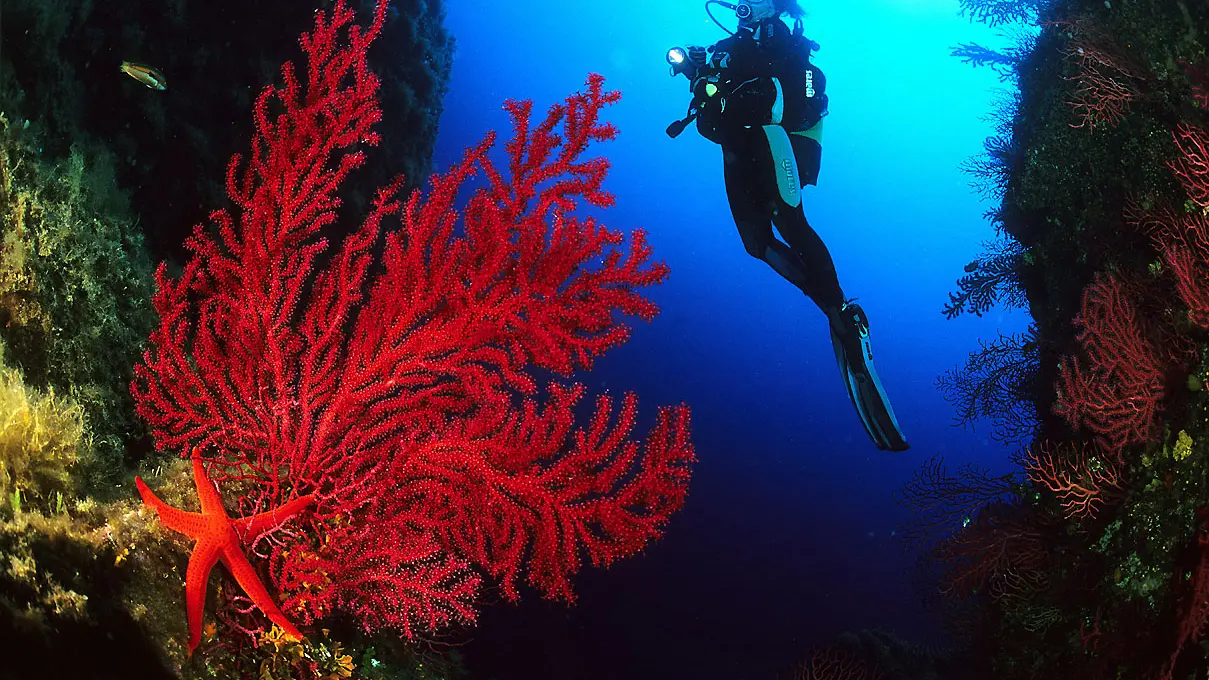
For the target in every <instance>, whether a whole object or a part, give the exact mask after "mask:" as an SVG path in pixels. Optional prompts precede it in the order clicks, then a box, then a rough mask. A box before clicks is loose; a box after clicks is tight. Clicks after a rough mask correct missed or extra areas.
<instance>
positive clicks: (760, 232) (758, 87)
mask: <svg viewBox="0 0 1209 680" xmlns="http://www.w3.org/2000/svg"><path fill="white" fill-rule="evenodd" d="M809 45H810V41H809V40H807V39H805V38H804V37H802V36H801V35H800V32H798V31H791V30H790V28H789V27H788V26H787V25H786V24H785V23H784V22H782V21H781V20H780V19H771V20H768V21H764V22H761V23H760V24H759V25H757V26H755V27H754V28H751V29H744V28H741V29H740V30H739V32H738V33H736V34H735V35H734V36H731V37H729V38H725V39H723V40H720V41H719V42H717V43H716V44H715V45H714V46H713V47H711V48H710V52H711V55H710V57H709V65H708V67H706V68H703V69H702V71H701V72H702V77H700V78H698V79H697V80H696V82H694V84H693V91H694V96H695V99H696V107H697V111H698V117H697V127H698V130H699V131H700V132H701V134H702V135H703V136H705V137H706V138H708V139H711V140H713V141H715V142H717V143H719V144H721V146H722V156H723V163H724V174H725V178H726V195H727V198H728V199H729V201H730V209H731V214H732V215H733V216H734V219H735V224H736V225H737V226H738V228H739V235H740V236H741V237H742V239H743V246H744V247H745V248H746V249H747V252H748V253H749V254H751V255H752V256H753V257H756V258H758V259H761V260H763V261H765V262H767V263H768V264H769V265H770V266H771V267H772V268H773V269H774V270H776V271H777V273H778V274H780V275H781V276H782V277H784V278H785V279H787V280H788V281H790V282H791V283H793V284H794V285H795V286H797V287H798V288H800V289H801V290H802V292H804V293H805V294H806V295H808V296H810V298H811V299H812V300H814V302H815V304H817V305H818V306H819V307H820V308H821V309H822V310H823V311H824V312H826V313H828V314H829V315H830V314H831V313H832V312H834V311H836V310H838V309H839V308H840V307H841V306H842V305H843V303H844V293H843V290H842V289H841V288H840V283H839V279H838V277H837V276H836V272H835V264H834V263H833V262H832V260H831V253H830V252H828V250H827V246H826V245H825V244H824V243H823V240H822V239H821V238H819V235H818V234H817V233H815V231H814V229H812V228H811V227H810V223H809V222H807V221H806V215H805V213H804V212H803V210H802V206H801V202H800V200H798V201H797V204H796V205H790V204H787V203H786V202H785V201H784V200H783V199H782V198H781V193H780V191H779V190H778V174H777V173H780V172H782V171H783V170H782V168H779V167H777V165H776V163H775V162H774V158H773V154H772V152H771V150H770V147H769V141H768V138H767V136H766V133H765V131H764V127H763V126H765V125H777V124H779V125H780V126H782V127H784V128H785V130H786V131H787V132H789V133H790V135H789V139H790V142H791V144H792V148H793V155H794V157H795V160H796V164H797V168H798V175H799V180H800V183H801V186H802V187H804V186H806V185H807V184H815V183H816V182H817V181H818V176H819V165H820V161H821V157H822V145H821V143H820V142H819V141H818V139H817V138H815V137H817V135H816V136H815V137H812V136H807V135H806V134H803V133H805V132H806V131H808V130H811V129H812V128H815V126H817V125H818V124H819V123H820V121H821V120H822V118H823V116H825V115H826V112H827V96H826V94H825V92H824V90H825V87H826V84H825V81H824V80H823V75H822V72H821V71H820V70H818V68H817V67H815V66H813V65H811V64H810V47H809ZM709 85H712V86H713V87H712V88H709V90H707V86H709ZM713 88H716V90H714V89H713ZM710 90H713V92H712V93H710ZM799 188H800V187H799ZM773 225H775V226H776V227H777V231H778V232H779V233H780V234H781V238H783V239H784V242H782V241H780V240H778V239H777V238H776V236H774V235H773V231H772V226H773Z"/></svg>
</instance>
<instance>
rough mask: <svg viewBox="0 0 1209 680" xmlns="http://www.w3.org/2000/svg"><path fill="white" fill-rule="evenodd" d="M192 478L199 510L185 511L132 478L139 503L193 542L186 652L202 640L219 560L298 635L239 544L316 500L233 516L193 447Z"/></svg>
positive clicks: (265, 609) (256, 601)
mask: <svg viewBox="0 0 1209 680" xmlns="http://www.w3.org/2000/svg"><path fill="white" fill-rule="evenodd" d="M193 479H194V481H195V482H196V483H197V497H198V499H199V500H200V501H201V512H200V513H197V512H185V511H184V510H179V509H177V508H174V507H172V506H171V505H168V504H167V503H165V502H163V501H161V500H160V499H159V498H157V497H156V495H155V494H154V493H152V492H151V489H149V488H147V485H146V484H144V483H143V480H142V478H140V477H135V478H134V483H135V485H136V486H138V489H139V495H140V496H142V497H143V503H145V504H146V505H147V506H148V507H150V508H151V509H153V510H155V511H156V512H157V513H159V517H160V522H162V523H163V524H164V526H166V527H168V528H169V529H172V530H173V531H178V532H180V533H182V534H184V535H186V536H188V537H189V538H192V539H194V540H195V541H197V543H196V544H195V545H194V546H193V554H192V555H190V556H189V568H188V569H187V570H186V572H185V611H186V613H187V614H188V618H189V653H190V654H192V653H193V650H194V649H197V645H198V643H199V642H201V628H202V625H201V624H202V611H203V609H204V608H205V603H206V583H207V581H209V579H210V570H211V569H213V568H214V563H215V562H217V561H219V560H222V563H223V564H225V565H227V569H229V570H230V571H231V575H232V576H234V577H235V582H236V583H238V584H239V586H240V587H241V588H243V590H244V592H245V593H247V594H248V597H249V598H251V599H252V602H253V603H254V604H255V605H256V606H257V607H260V610H261V611H262V612H264V613H265V615H266V616H268V617H269V620H270V621H272V622H273V623H275V624H277V625H278V626H280V627H281V629H282V630H283V631H285V632H286V633H287V634H288V635H292V636H294V638H296V639H299V640H301V639H302V633H299V632H298V629H297V628H295V627H294V624H292V623H290V620H289V619H287V618H286V617H285V614H283V613H282V611H281V610H280V609H278V608H277V604H276V603H275V602H274V601H273V598H272V596H271V595H269V591H268V590H266V589H265V587H264V584H263V583H261V581H260V577H258V576H257V575H256V570H255V569H253V568H252V565H251V563H249V562H248V558H247V556H245V555H244V553H243V548H242V546H241V544H240V539H239V537H240V536H259V535H260V534H262V533H264V532H265V531H267V530H269V529H272V528H273V527H276V526H277V525H279V524H281V523H282V522H284V521H286V520H287V519H289V518H290V517H293V516H294V515H296V514H298V513H299V512H301V511H302V510H303V509H305V508H306V506H308V505H310V504H311V503H312V502H313V501H314V500H315V498H314V496H313V495H311V494H307V495H305V496H303V497H301V498H295V499H294V500H292V501H290V502H288V503H286V504H285V505H283V506H281V507H279V508H277V509H276V510H270V511H268V512H262V513H260V514H257V515H253V516H251V517H240V518H239V519H236V520H232V519H231V518H230V517H229V516H228V515H227V511H226V509H225V508H223V504H222V497H221V496H219V495H218V488H217V487H215V486H214V482H212V481H210V478H209V476H207V475H206V470H205V468H204V467H203V466H202V461H201V457H200V455H198V452H197V450H196V449H194V450H193Z"/></svg>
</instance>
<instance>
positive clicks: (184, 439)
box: [132, 2, 694, 647]
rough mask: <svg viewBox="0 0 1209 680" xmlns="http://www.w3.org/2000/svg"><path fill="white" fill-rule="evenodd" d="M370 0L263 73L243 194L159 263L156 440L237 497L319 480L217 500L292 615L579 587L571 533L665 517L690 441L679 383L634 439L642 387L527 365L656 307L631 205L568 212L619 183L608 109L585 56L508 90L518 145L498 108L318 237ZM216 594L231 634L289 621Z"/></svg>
mask: <svg viewBox="0 0 1209 680" xmlns="http://www.w3.org/2000/svg"><path fill="white" fill-rule="evenodd" d="M385 13H386V4H385V3H380V4H378V6H377V8H376V11H375V13H374V14H373V16H372V18H371V20H370V22H369V23H368V24H367V25H365V26H364V27H362V26H359V25H357V23H356V22H355V21H354V19H355V17H354V13H353V11H352V10H351V9H349V7H348V6H347V5H345V3H343V2H337V3H336V4H335V5H334V6H333V7H332V8H331V9H330V10H329V11H321V12H318V13H317V16H316V20H315V25H314V28H313V29H312V30H311V31H310V32H309V33H306V34H304V35H303V36H302V39H301V46H302V51H303V54H304V61H303V62H302V63H301V64H299V65H297V66H294V65H292V64H286V65H285V66H284V67H283V69H282V72H281V84H280V85H279V86H277V87H269V88H266V89H265V90H264V91H263V92H261V94H260V96H259V97H258V98H257V99H256V103H255V107H254V116H255V122H256V134H255V136H254V137H253V139H252V144H251V149H250V151H249V152H248V153H247V154H246V155H238V156H236V157H234V158H233V159H232V160H231V163H230V166H229V168H228V172H227V182H226V183H227V192H228V194H229V196H230V199H231V201H232V203H233V204H234V206H233V208H232V209H231V210H220V211H217V212H215V213H213V215H212V220H211V224H210V227H209V228H206V227H203V226H199V227H197V229H196V230H195V231H194V233H193V235H192V237H191V238H190V239H189V241H188V243H187V246H188V249H189V251H190V252H191V253H192V256H191V257H190V259H188V260H187V261H186V262H185V264H184V267H183V271H182V272H181V273H180V275H179V276H175V277H173V276H170V275H169V274H168V271H167V269H166V267H163V266H161V267H160V269H159V271H158V273H157V293H156V295H155V308H156V310H157V312H158V314H159V318H160V321H159V325H158V327H157V328H156V329H155V330H154V331H153V332H152V334H151V337H150V342H149V346H148V349H147V351H146V353H145V355H144V357H143V359H142V361H141V362H140V363H139V364H138V366H137V367H136V379H135V381H134V383H133V385H132V391H133V394H134V396H135V400H136V403H137V409H138V412H139V414H140V415H141V416H142V417H143V418H144V419H145V420H146V422H147V423H148V424H149V425H150V427H151V429H152V431H153V433H154V436H155V441H156V445H157V446H158V448H159V449H161V450H163V451H166V452H174V453H180V454H187V453H188V452H192V451H196V452H197V454H196V455H197V459H196V464H195V468H196V470H197V475H198V484H199V488H200V485H201V484H202V481H201V480H202V479H204V478H206V477H208V478H209V479H212V480H213V482H214V483H215V484H216V485H217V486H216V490H217V493H219V494H221V497H222V499H225V501H226V505H227V509H228V510H229V511H230V516H231V517H252V516H259V515H260V514H261V513H266V512H271V511H273V510H274V509H276V508H282V507H289V508H296V506H297V504H299V502H300V499H312V500H313V505H312V506H311V507H309V508H308V509H306V511H304V512H299V513H297V514H296V515H294V516H293V518H292V519H291V520H290V521H289V522H288V523H287V524H286V526H285V527H283V528H275V527H273V526H267V525H266V526H260V527H258V528H257V530H255V531H253V530H251V529H248V528H247V527H242V528H241V526H240V522H239V521H238V520H236V521H235V522H234V524H233V526H234V532H235V533H236V534H237V535H238V538H239V542H240V543H241V544H242V545H241V546H240V548H241V549H242V551H243V553H242V554H243V555H245V556H246V558H247V561H248V564H249V565H250V567H251V569H252V570H253V571H254V573H255V576H256V577H257V578H258V581H259V582H262V583H263V584H264V585H265V588H266V590H267V592H268V593H269V595H270V596H271V597H272V600H273V604H274V606H276V607H279V608H280V611H281V612H282V613H284V615H285V617H286V618H287V619H288V620H289V621H290V622H292V623H293V624H295V625H297V626H298V627H299V628H300V629H301V632H302V633H303V634H306V633H307V631H308V630H313V629H314V627H315V626H316V625H317V624H318V623H319V622H321V621H322V620H324V619H327V618H329V617H334V616H336V615H339V616H340V617H341V618H342V619H344V620H350V619H351V620H352V621H355V622H356V623H357V624H358V625H359V626H360V627H361V628H362V629H363V630H364V631H367V632H378V633H381V632H388V633H390V634H392V635H397V636H402V637H405V638H414V637H417V636H421V635H430V634H436V633H439V632H441V631H443V630H445V629H447V628H449V627H451V626H455V625H459V624H468V623H471V622H473V621H474V620H475V618H476V613H477V608H478V606H479V600H478V597H479V594H480V592H481V590H482V588H483V586H484V584H485V583H486V582H487V581H491V582H494V583H495V584H498V586H499V588H500V590H501V591H502V592H503V593H504V595H505V596H506V597H508V598H510V599H514V598H517V597H518V596H519V594H520V590H519V586H520V584H521V582H522V581H523V580H527V581H528V583H529V584H530V585H532V586H533V587H534V588H536V589H537V590H538V591H540V592H541V593H542V594H543V595H545V596H548V597H554V598H561V599H565V600H570V599H572V597H573V591H572V584H571V579H572V577H573V576H574V575H575V574H576V572H577V571H579V569H580V568H581V566H582V563H583V562H584V561H585V558H586V560H588V561H590V562H591V563H593V564H595V565H607V564H609V563H611V562H613V561H614V560H617V559H620V558H623V557H626V556H629V555H634V554H636V553H638V552H639V551H641V550H642V549H643V548H644V547H645V546H647V545H649V544H650V543H651V541H653V540H655V539H656V538H658V537H659V536H660V535H661V533H662V531H663V529H664V527H665V526H666V524H667V522H668V519H669V517H670V516H671V515H672V513H674V512H675V511H677V510H678V509H679V508H680V507H681V505H682V504H683V502H684V500H685V496H686V493H687V489H688V482H689V477H690V472H691V465H692V463H693V461H694V454H693V447H692V444H691V441H690V437H689V411H688V408H687V407H686V406H683V405H680V406H673V407H664V408H661V409H660V410H659V411H658V413H657V414H656V415H655V418H654V423H653V425H652V426H651V427H650V429H649V431H648V432H647V434H646V436H645V437H644V438H643V439H642V440H637V439H635V438H633V434H634V430H635V428H636V427H637V421H638V417H639V416H638V407H637V398H636V397H635V396H634V395H632V394H628V395H625V396H623V397H621V398H620V399H614V398H613V397H610V396H601V397H598V398H597V399H596V402H595V408H594V410H593V412H592V414H591V419H590V420H589V421H588V422H587V423H586V424H585V425H583V426H582V427H577V426H576V419H575V411H576V410H577V407H578V405H579V403H580V401H581V400H582V399H583V396H584V393H585V391H586V390H585V388H584V387H583V386H582V385H579V384H575V383H569V384H564V383H560V382H554V383H551V384H549V385H548V386H545V387H543V386H542V385H541V384H539V381H538V376H539V375H549V374H555V375H561V376H570V375H571V374H572V373H573V372H575V371H578V370H584V369H589V368H591V367H592V364H593V361H594V360H595V359H596V358H597V357H599V356H601V355H602V354H604V353H605V352H606V351H608V350H609V349H611V348H613V347H616V346H617V345H619V344H621V343H623V342H624V341H625V340H626V339H627V338H628V337H629V335H630V332H631V329H630V327H629V326H628V325H627V324H626V323H625V322H624V321H623V318H624V317H625V316H627V315H628V316H631V317H638V318H641V319H646V320H649V319H651V318H653V317H654V316H655V315H656V314H657V312H658V309H657V307H656V306H655V305H654V304H653V303H652V302H651V301H650V300H648V299H647V298H645V297H644V296H643V295H642V294H641V293H640V292H639V290H640V289H641V288H644V287H647V286H651V285H654V284H657V283H659V282H660V281H662V280H663V279H664V278H665V277H666V275H667V268H666V266H664V265H663V264H660V263H655V262H652V261H651V259H650V258H651V254H652V253H651V248H650V247H649V246H648V245H647V243H646V240H645V238H644V235H643V233H642V232H641V231H635V232H633V233H632V234H631V235H630V236H629V237H628V238H627V237H626V236H625V235H623V234H621V233H619V232H617V231H614V230H612V229H610V228H608V227H606V226H605V225H603V224H601V223H600V222H599V221H597V220H596V219H595V218H594V217H589V216H583V215H580V214H579V213H578V212H577V210H578V209H579V208H581V207H583V206H589V207H592V208H597V209H600V208H607V207H609V206H610V205H611V204H612V202H613V197H612V196H611V195H610V194H609V193H608V192H606V191H605V190H604V189H603V188H602V185H603V182H604V180H605V177H606V174H607V171H608V167H609V164H608V162H607V161H606V160H605V159H604V158H601V157H586V156H585V154H586V152H587V151H588V149H589V148H590V147H591V146H592V145H593V144H595V143H597V142H602V141H606V140H609V139H612V138H613V137H614V135H615V134H616V131H615V129H614V128H613V127H612V126H611V125H609V124H607V123H603V122H602V121H601V120H600V114H601V112H602V109H604V108H605V107H606V106H608V105H609V104H612V103H613V102H615V101H617V99H618V97H619V94H618V93H616V92H610V91H607V90H605V88H604V82H603V78H601V77H600V76H596V75H592V76H590V77H589V79H588V81H587V86H586V88H585V90H584V91H583V92H580V93H577V94H574V95H571V96H570V97H568V98H567V99H566V100H565V101H564V102H562V103H560V104H556V105H554V106H552V107H551V108H550V109H549V110H548V112H547V114H546V116H545V118H544V119H542V120H541V121H539V122H537V123H536V124H533V122H532V121H531V112H532V104H531V103H529V102H521V101H510V102H508V103H506V104H505V108H506V110H507V111H508V113H509V114H510V116H511V119H512V124H513V130H512V138H511V140H510V141H509V142H508V143H507V144H506V145H505V146H504V152H505V154H506V157H507V167H506V168H499V167H497V166H496V164H495V163H494V162H493V161H492V160H491V158H490V157H489V152H490V151H491V150H492V148H493V144H494V140H495V138H494V135H493V134H489V135H488V136H487V137H486V138H485V139H484V140H483V141H482V142H481V143H480V144H478V145H476V146H474V147H472V148H470V149H469V150H468V151H467V152H466V154H465V155H464V157H463V158H462V160H461V162H459V163H458V164H456V165H455V166H454V167H452V168H451V169H450V170H449V171H448V172H446V173H445V174H441V175H438V176H435V177H433V178H432V179H431V181H430V182H429V185H428V187H427V190H426V191H423V192H419V191H417V192H413V193H412V194H410V195H409V196H402V195H401V191H400V187H401V186H402V184H401V182H395V183H392V184H390V185H388V186H385V187H383V188H382V189H380V190H379V191H378V193H377V195H376V198H375V200H374V201H373V202H372V205H371V206H370V208H369V212H368V214H367V215H366V217H365V219H364V221H363V222H362V223H361V226H360V227H359V228H358V229H356V230H355V231H354V232H353V233H351V234H350V235H349V236H348V237H347V238H345V239H344V241H343V243H341V244H339V245H333V244H329V243H328V242H327V240H326V239H325V238H324V237H323V234H324V231H325V227H328V226H329V225H331V224H332V223H333V221H334V220H335V219H336V210H337V208H338V207H339V204H340V201H339V199H338V198H337V191H338V189H340V187H341V186H342V183H343V182H345V180H346V179H347V178H348V176H349V173H350V172H352V171H353V170H354V169H355V168H357V167H358V166H360V165H361V164H362V163H363V162H364V161H365V159H366V148H367V147H373V146H375V145H376V144H377V143H378V141H379V133H378V132H377V131H375V125H376V124H377V123H378V122H379V121H380V119H381V117H382V114H381V110H380V108H379V104H378V96H379V82H378V79H377V77H375V75H374V74H373V73H372V72H371V71H370V69H369V67H368V66H367V62H366V50H367V49H368V47H369V45H370V44H371V42H372V41H373V40H374V39H375V37H376V36H377V35H378V32H379V31H380V29H381V26H382V23H383V21H384V17H385ZM476 175H477V176H478V177H479V181H478V182H477V188H476V189H474V190H473V192H470V195H469V197H468V199H466V202H465V207H463V208H460V209H459V208H458V207H457V206H458V205H459V202H460V200H459V199H460V191H461V190H462V188H463V187H464V186H465V185H466V184H467V182H468V181H469V180H470V179H471V178H472V177H474V176H476ZM152 486H154V480H152ZM308 505H310V503H309V502H308ZM203 510H204V508H203ZM232 549H233V548H232ZM236 577H237V580H238V581H239V583H240V584H241V585H243V584H244V578H243V577H240V575H239V574H236ZM203 585H204V584H203ZM223 593H224V594H223V595H220V597H219V598H218V605H217V606H218V607H219V609H220V611H219V612H218V618H219V621H220V629H219V631H218V636H219V637H223V636H224V635H226V636H227V638H228V642H229V641H230V638H231V636H238V635H239V634H240V631H242V632H243V633H252V634H254V635H257V636H262V635H264V634H266V632H267V631H268V630H269V619H272V620H273V622H275V623H278V624H280V623H281V622H280V621H278V620H277V619H276V618H273V617H272V616H270V617H269V619H266V618H264V617H263V615H262V614H260V613H259V612H260V610H257V609H255V608H249V607H246V606H242V607H241V606H239V604H237V603H235V599H237V598H238V597H239V590H238V588H226V589H224V591H223ZM255 599H256V598H255V596H253V600H255ZM257 604H261V603H260V602H257ZM261 610H265V611H269V610H268V609H267V608H266V607H264V606H262V607H261ZM190 612H191V620H192V612H193V599H192V594H191V599H190ZM224 622H225V623H224ZM231 622H235V623H236V624H237V625H234V624H232V623H231ZM229 624H230V625H229ZM203 647H204V643H203Z"/></svg>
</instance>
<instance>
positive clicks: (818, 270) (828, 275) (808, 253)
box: [772, 203, 844, 315]
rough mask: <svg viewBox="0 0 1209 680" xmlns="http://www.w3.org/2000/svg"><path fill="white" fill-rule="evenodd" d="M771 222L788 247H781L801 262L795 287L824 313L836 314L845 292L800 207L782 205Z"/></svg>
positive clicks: (821, 243) (829, 259)
mask: <svg viewBox="0 0 1209 680" xmlns="http://www.w3.org/2000/svg"><path fill="white" fill-rule="evenodd" d="M772 219H773V224H775V225H776V227H777V231H778V232H780V234H781V238H784V239H785V241H786V243H788V244H789V245H788V247H786V246H784V245H782V247H783V248H784V249H785V250H787V251H790V252H792V253H793V255H794V256H795V257H796V258H797V260H798V261H799V262H801V263H802V272H803V279H802V285H800V286H798V287H799V288H801V289H802V292H803V293H806V295H809V296H810V299H811V300H814V303H815V304H816V305H818V306H819V309H821V310H823V313H825V314H828V315H830V314H832V313H833V312H835V311H838V310H839V308H840V307H841V306H843V304H844V289H843V288H841V287H840V278H839V275H838V274H837V273H836V271H835V262H834V261H833V260H832V259H831V251H829V250H828V249H827V244H826V243H823V239H822V238H820V237H819V235H818V233H817V232H816V231H815V230H814V229H813V228H811V226H810V223H809V222H808V221H807V220H806V215H805V214H804V213H803V212H802V206H801V205H799V206H797V207H793V208H791V207H789V206H787V205H785V204H784V203H782V204H780V205H778V206H777V208H776V210H775V211H774V212H773V218H772ZM778 244H779V242H778ZM779 245H780V244H779Z"/></svg>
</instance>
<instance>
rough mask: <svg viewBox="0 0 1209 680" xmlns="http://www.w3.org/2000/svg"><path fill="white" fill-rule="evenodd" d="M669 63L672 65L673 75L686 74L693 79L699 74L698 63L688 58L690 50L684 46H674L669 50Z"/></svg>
mask: <svg viewBox="0 0 1209 680" xmlns="http://www.w3.org/2000/svg"><path fill="white" fill-rule="evenodd" d="M667 63H668V65H669V66H671V67H672V75H673V76H678V75H680V74H682V73H683V74H684V75H685V76H686V77H687V78H688V79H689V80H692V79H693V78H694V77H695V76H696V74H697V65H696V64H694V63H693V61H692V60H691V59H689V58H688V51H687V50H685V49H684V48H683V47H673V48H672V49H670V50H668V51H667Z"/></svg>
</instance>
